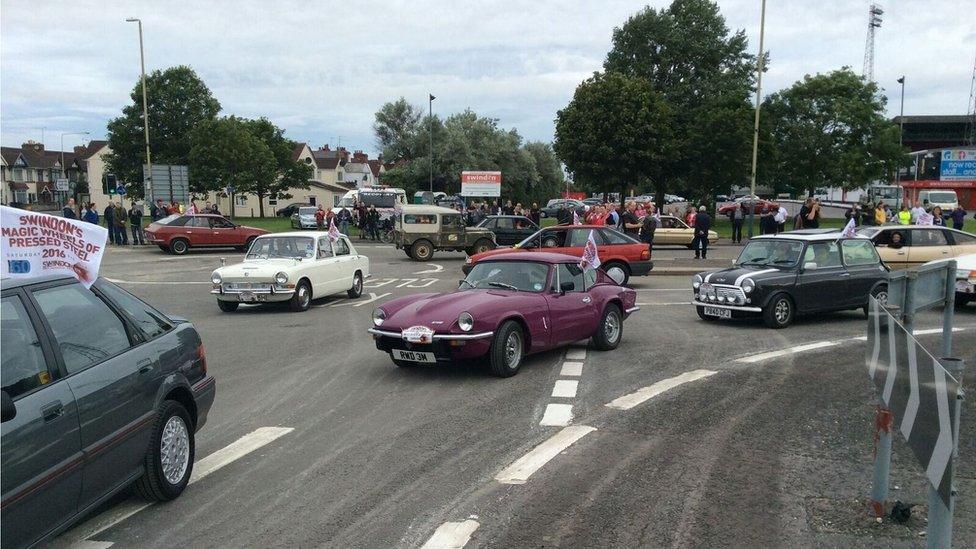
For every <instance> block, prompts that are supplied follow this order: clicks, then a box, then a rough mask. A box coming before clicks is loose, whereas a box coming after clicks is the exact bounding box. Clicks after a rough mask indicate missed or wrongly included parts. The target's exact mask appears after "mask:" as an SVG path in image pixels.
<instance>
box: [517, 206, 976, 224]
mask: <svg viewBox="0 0 976 549" xmlns="http://www.w3.org/2000/svg"><path fill="white" fill-rule="evenodd" d="M963 213H965V212H963ZM529 219H531V220H532V222H533V223H535V224H536V225H538V224H539V222H540V220H541V216H540V215H539V203H538V202H533V203H532V207H531V208H529Z"/></svg>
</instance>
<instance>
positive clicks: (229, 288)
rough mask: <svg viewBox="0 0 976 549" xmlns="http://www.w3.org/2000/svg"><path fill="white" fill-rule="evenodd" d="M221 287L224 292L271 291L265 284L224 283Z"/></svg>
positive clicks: (269, 285) (269, 286)
mask: <svg viewBox="0 0 976 549" xmlns="http://www.w3.org/2000/svg"><path fill="white" fill-rule="evenodd" d="M223 286H224V291H225V292H234V291H240V290H270V289H271V284H269V283H267V282H225V283H224V285H223Z"/></svg>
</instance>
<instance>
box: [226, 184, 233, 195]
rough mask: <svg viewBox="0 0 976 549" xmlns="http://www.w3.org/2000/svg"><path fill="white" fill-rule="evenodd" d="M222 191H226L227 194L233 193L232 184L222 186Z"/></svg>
mask: <svg viewBox="0 0 976 549" xmlns="http://www.w3.org/2000/svg"><path fill="white" fill-rule="evenodd" d="M224 192H225V193H227V194H231V193H233V192H234V186H233V185H227V186H226V187H224Z"/></svg>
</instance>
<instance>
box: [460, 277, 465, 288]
mask: <svg viewBox="0 0 976 549" xmlns="http://www.w3.org/2000/svg"><path fill="white" fill-rule="evenodd" d="M464 280H465V279H463V278H462V279H461V280H458V289H459V290H460V289H461V284H464Z"/></svg>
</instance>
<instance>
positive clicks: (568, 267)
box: [369, 252, 639, 377]
mask: <svg viewBox="0 0 976 549" xmlns="http://www.w3.org/2000/svg"><path fill="white" fill-rule="evenodd" d="M636 300H637V292H635V291H634V290H631V289H629V288H626V287H623V286H618V285H617V284H616V283H615V282H614V281H613V280H612V279H611V278H609V277H608V276H607V275H606V274H605V273H604V272H603V271H601V270H593V269H590V270H587V271H583V270H581V269H580V267H579V258H578V257H573V256H569V255H563V254H554V253H546V252H537V253H533V254H526V253H518V252H512V253H505V254H497V255H493V256H491V257H490V258H485V259H484V260H482V261H479V262H478V264H476V265H475V266H474V267H472V269H471V271H470V272H469V273H468V276H467V278H465V279H464V280H462V281H461V283H460V285H459V287H458V289H457V291H454V292H451V293H446V294H416V295H411V296H407V297H401V298H399V299H394V300H392V301H390V302H388V303H385V304H383V305H382V306H381V307H379V308H377V309H375V310H374V311H373V327H372V328H370V329H369V333H371V334H373V338H374V339H375V340H376V348H377V349H379V350H381V351H384V352H386V353H389V354H390V358H392V359H393V363H394V364H396V365H397V366H400V367H407V366H414V365H417V364H422V363H438V362H454V361H460V360H470V359H478V358H482V357H486V358H487V361H488V364H489V366H490V368H491V371H492V373H494V374H495V375H497V376H499V377H508V376H512V375H515V373H516V372H518V369H519V367H520V366H521V365H522V359H523V358H524V357H525V356H526V355H528V354H531V353H537V352H540V351H545V350H548V349H552V348H554V347H559V346H562V345H568V344H570V343H573V342H574V341H579V340H581V339H588V338H592V339H593V344H594V346H595V347H596V348H597V349H600V350H602V351H609V350H612V349H615V348H616V347H617V345H618V344H620V339H621V337H622V336H623V323H624V320H625V319H626V318H627V317H628V316H629V315H630V314H631V313H633V312H634V311H637V310H638V309H639V308H638V307H637V305H636V303H635V302H636Z"/></svg>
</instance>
